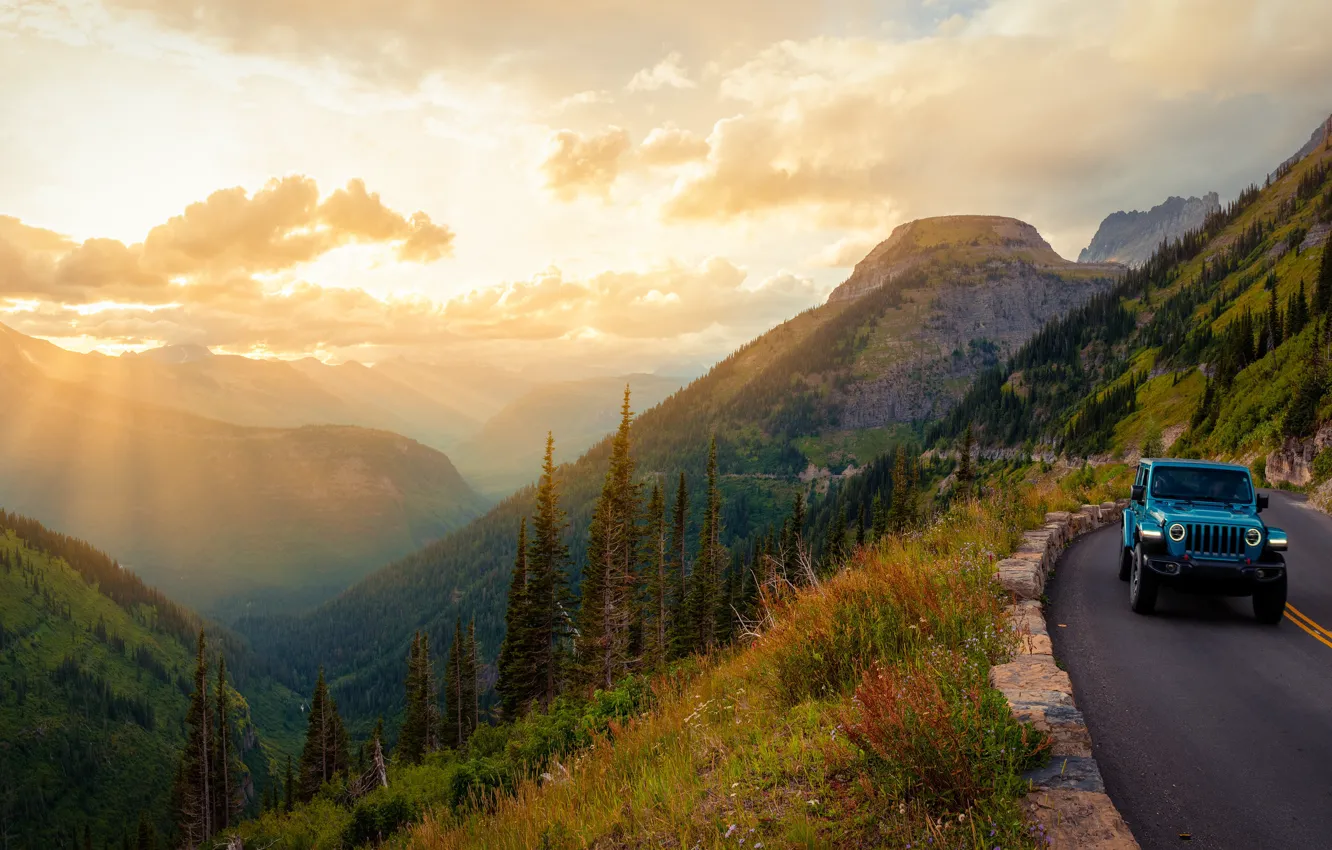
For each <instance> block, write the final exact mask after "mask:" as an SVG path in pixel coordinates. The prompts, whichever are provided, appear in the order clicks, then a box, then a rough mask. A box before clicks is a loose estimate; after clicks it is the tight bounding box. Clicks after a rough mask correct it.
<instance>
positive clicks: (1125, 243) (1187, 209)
mask: <svg viewBox="0 0 1332 850" xmlns="http://www.w3.org/2000/svg"><path fill="white" fill-rule="evenodd" d="M1219 209H1221V203H1220V200H1219V199H1218V196H1217V194H1216V192H1208V193H1207V194H1206V195H1203V196H1202V197H1201V198H1178V197H1173V196H1172V197H1169V198H1166V200H1165V202H1164V203H1160V204H1157V205H1156V206H1154V207H1152V208H1151V209H1150V210H1147V211H1146V212H1143V211H1141V210H1132V211H1130V212H1124V211H1123V210H1120V211H1119V212H1113V213H1111V214H1110V215H1108V216H1106V217H1105V221H1102V222H1101V226H1100V228H1099V229H1097V231H1096V235H1095V236H1093V237H1092V241H1091V244H1090V245H1088V246H1087V247H1086V248H1083V249H1082V253H1081V254H1079V255H1078V262H1082V263H1102V262H1112V263H1123V264H1124V265H1126V266H1130V267H1132V268H1137V267H1138V266H1140V265H1142V264H1143V263H1145V262H1146V261H1147V258H1148V257H1150V256H1151V255H1152V252H1153V251H1155V250H1156V249H1157V248H1158V247H1159V246H1160V245H1161V243H1162V242H1170V241H1174V240H1175V239H1177V238H1179V237H1180V236H1183V235H1184V234H1185V233H1187V232H1189V231H1190V230H1197V229H1198V228H1200V227H1202V225H1203V222H1204V221H1205V220H1206V219H1207V216H1209V215H1211V214H1212V213H1214V212H1216V211H1217V210H1219Z"/></svg>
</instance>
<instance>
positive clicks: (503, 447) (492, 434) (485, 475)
mask: <svg viewBox="0 0 1332 850" xmlns="http://www.w3.org/2000/svg"><path fill="white" fill-rule="evenodd" d="M681 384H682V381H680V380H679V379H678V378H663V377H660V376H658V375H645V374H637V375H622V376H616V377H611V378H585V379H583V380H581V381H561V382H557V383H551V384H541V385H538V386H536V387H533V388H532V389H530V390H528V391H527V392H526V393H524V394H523V395H522V396H520V397H518V398H517V399H515V400H513V401H511V402H510V403H509V404H507V405H506V406H505V407H504V408H503V409H501V410H500V411H499V412H498V413H496V414H495V415H494V416H492V417H491V418H490V419H488V420H486V423H485V424H484V425H483V426H481V430H480V431H479V432H478V433H477V434H476V435H475V436H473V437H472V438H471V439H469V440H467V441H466V442H464V443H462V444H461V445H459V446H458V448H457V449H455V450H454V452H453V459H454V461H455V462H456V463H457V464H458V468H459V470H461V471H462V473H463V475H464V476H465V477H466V478H467V480H468V481H470V482H471V483H472V485H473V486H474V487H476V488H477V489H478V490H480V491H481V493H483V494H484V495H487V496H492V497H495V498H502V497H504V496H507V495H509V494H510V493H512V492H513V491H514V490H517V489H518V488H519V487H521V486H522V485H524V484H530V483H532V482H533V481H535V480H536V477H537V473H538V471H539V469H540V467H541V458H542V454H543V452H544V451H545V449H546V433H547V432H548V431H549V432H553V433H554V435H555V438H556V443H555V446H556V452H555V459H556V461H557V462H559V463H565V462H567V461H572V460H575V459H577V458H578V456H579V455H581V454H582V453H583V452H585V451H587V450H588V449H589V448H591V447H592V445H593V444H594V443H596V442H597V441H598V440H600V439H601V438H602V437H604V436H606V435H607V434H609V433H610V432H612V431H614V430H615V426H616V424H617V423H618V422H619V420H620V396H621V395H622V394H623V392H624V388H625V385H628V386H629V387H630V388H631V389H632V391H633V404H634V409H635V410H647V409H648V408H649V407H655V406H656V405H657V404H658V403H660V402H661V401H662V400H663V399H665V398H666V397H667V396H669V395H670V394H671V393H673V392H675V391H676V390H678V389H680V386H681Z"/></svg>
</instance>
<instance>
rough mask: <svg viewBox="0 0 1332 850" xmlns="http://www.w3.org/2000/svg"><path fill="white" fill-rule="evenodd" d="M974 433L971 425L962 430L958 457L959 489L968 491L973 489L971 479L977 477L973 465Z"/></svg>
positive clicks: (964, 491)
mask: <svg viewBox="0 0 1332 850" xmlns="http://www.w3.org/2000/svg"><path fill="white" fill-rule="evenodd" d="M971 449H972V434H971V425H970V424H968V425H967V429H966V430H965V431H963V432H962V450H961V453H960V455H959V456H958V459H957V483H958V489H959V490H960V491H961V492H963V493H967V492H969V491H970V489H971V481H972V479H974V478H975V477H976V473H975V470H974V469H972V466H971Z"/></svg>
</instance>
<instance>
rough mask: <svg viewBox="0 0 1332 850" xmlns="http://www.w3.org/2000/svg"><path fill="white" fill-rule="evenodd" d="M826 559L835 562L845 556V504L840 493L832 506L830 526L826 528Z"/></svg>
mask: <svg viewBox="0 0 1332 850" xmlns="http://www.w3.org/2000/svg"><path fill="white" fill-rule="evenodd" d="M827 552H828V560H829V561H831V562H833V563H837V562H839V561H841V560H842V559H843V558H845V557H846V505H845V504H844V503H843V501H842V495H841V493H838V494H837V502H836V504H835V505H834V506H833V518H832V526H831V527H830V528H829V529H828V545H827Z"/></svg>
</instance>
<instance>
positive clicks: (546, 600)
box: [527, 434, 569, 708]
mask: <svg viewBox="0 0 1332 850" xmlns="http://www.w3.org/2000/svg"><path fill="white" fill-rule="evenodd" d="M567 524H568V523H567V522H566V520H565V515H564V511H563V510H562V509H561V508H560V494H559V488H558V486H557V484H556V481H555V437H554V436H553V435H551V434H547V435H546V459H545V462H544V464H543V465H542V472H541V481H540V483H538V485H537V496H536V517H535V519H534V521H533V523H532V542H531V543H530V544H529V545H528V552H527V569H528V577H527V589H528V606H529V607H528V611H529V614H528V630H527V631H528V636H529V639H530V647H529V649H528V650H527V656H528V659H529V660H528V664H529V665H530V667H531V669H532V670H533V671H534V676H533V680H534V687H533V689H532V698H533V701H534V702H535V703H536V704H537V705H539V706H541V707H542V708H547V707H549V706H550V703H551V702H552V701H553V700H554V699H555V697H556V695H557V694H558V693H559V687H560V683H561V677H562V675H563V673H562V671H561V669H560V668H561V666H562V661H563V657H562V647H563V645H564V640H565V636H566V635H567V634H568V616H567V613H566V611H565V603H566V601H567V598H568V590H567V587H568V577H567V575H566V573H565V569H566V566H567V564H568V561H569V548H568V546H567V545H566V544H565V542H564V530H565V527H566V526H567Z"/></svg>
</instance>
